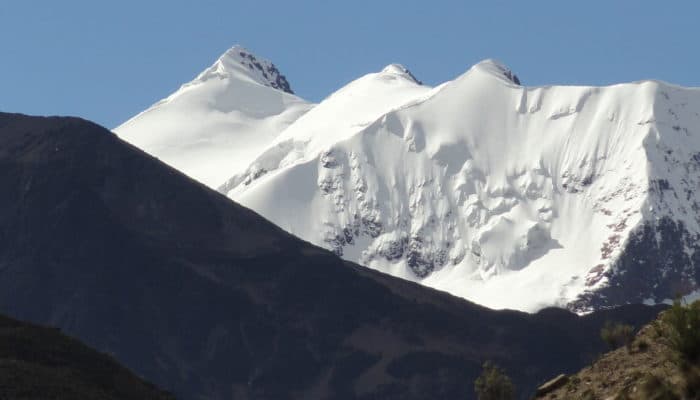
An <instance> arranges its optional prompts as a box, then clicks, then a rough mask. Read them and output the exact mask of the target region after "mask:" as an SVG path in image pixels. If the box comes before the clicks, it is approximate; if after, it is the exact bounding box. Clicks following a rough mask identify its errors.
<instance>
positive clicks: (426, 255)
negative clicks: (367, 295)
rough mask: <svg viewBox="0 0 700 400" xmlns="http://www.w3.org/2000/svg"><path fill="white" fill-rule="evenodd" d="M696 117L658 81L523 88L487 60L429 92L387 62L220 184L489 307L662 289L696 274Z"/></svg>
mask: <svg viewBox="0 0 700 400" xmlns="http://www.w3.org/2000/svg"><path fill="white" fill-rule="evenodd" d="M370 100H375V101H374V102H371V103H370V102H369V101H370ZM364 106H366V107H368V108H367V109H364V108H363V107H364ZM375 107H376V108H375ZM369 108H372V110H371V112H370V110H369ZM699 112H700V90H698V89H686V88H681V87H676V86H672V85H669V84H665V83H662V82H654V81H645V82H636V83H630V84H622V85H615V86H610V87H573V86H568V87H562V86H551V87H524V86H521V85H520V84H519V80H518V78H517V77H516V76H515V75H514V74H513V73H512V72H511V71H509V70H508V69H507V68H506V67H504V66H502V65H500V64H499V63H497V62H494V61H490V60H487V61H484V62H481V63H479V64H477V65H475V66H474V67H472V68H471V69H470V70H469V71H468V72H466V73H465V74H464V75H462V76H460V77H458V78H457V79H455V80H454V81H451V82H448V83H445V84H443V85H441V86H439V87H437V88H434V89H430V88H427V87H425V86H420V85H419V84H418V83H417V82H416V81H415V78H412V76H411V75H410V74H409V73H407V72H406V70H405V69H403V68H401V67H395V66H391V67H388V68H387V69H385V70H384V71H382V72H381V73H379V74H371V75H368V76H366V77H363V78H361V79H359V80H357V81H355V82H352V83H351V84H349V85H348V86H346V87H345V88H343V89H341V90H339V91H338V92H336V93H334V94H333V95H332V96H330V97H329V98H328V99H327V100H325V101H324V102H322V103H321V104H319V105H318V106H317V107H316V108H315V109H313V110H312V111H311V112H309V113H308V114H306V115H304V116H303V117H302V118H300V119H299V120H297V121H296V122H295V123H294V124H292V125H291V126H290V127H289V128H287V129H286V130H285V131H284V132H283V133H282V134H280V135H279V137H278V138H277V139H275V141H274V143H273V144H271V145H270V147H269V148H268V149H266V150H265V151H263V152H262V154H261V155H260V156H258V157H257V158H256V160H255V161H253V162H252V163H251V165H250V166H249V167H248V168H247V169H246V170H245V171H244V172H243V173H241V174H238V175H236V176H234V177H233V178H232V179H231V180H229V182H228V183H227V184H226V185H224V186H223V187H222V188H221V189H222V191H224V192H225V193H227V194H228V195H229V196H230V197H231V198H233V199H234V200H236V201H238V202H241V203H242V204H244V205H246V206H248V207H251V208H253V209H254V210H256V211H258V212H259V213H261V214H262V215H264V216H266V217H267V218H269V219H270V220H272V221H273V222H275V223H276V224H278V225H279V226H281V227H282V228H284V229H286V230H288V231H290V232H292V233H293V234H295V235H298V236H300V237H302V238H304V239H307V240H309V241H311V242H313V243H316V244H319V245H322V246H325V247H327V248H330V249H333V250H334V251H335V252H336V253H337V254H339V255H341V256H343V257H344V258H346V259H349V260H352V261H357V262H360V263H362V264H365V265H368V266H371V267H373V268H376V269H378V270H381V271H385V272H388V273H390V274H392V275H396V276H400V277H403V278H406V279H412V280H417V281H420V282H422V283H423V284H425V285H428V286H432V287H435V288H438V289H441V290H446V291H448V292H450V293H453V294H455V295H458V296H462V297H465V298H467V299H470V300H473V301H476V302H478V303H481V304H484V305H487V306H490V307H495V308H515V309H522V310H528V311H532V310H536V309H539V308H542V307H544V306H548V305H561V306H568V307H570V308H573V309H576V310H578V311H585V310H588V309H590V308H598V307H605V306H609V305H615V304H622V303H627V302H643V301H646V302H658V301H662V300H664V299H667V298H669V297H673V296H674V295H675V294H676V293H685V292H689V291H691V290H693V289H697V288H698V282H699V281H700V252H698V251H697V250H698V246H699V245H698V244H697V243H698V239H700V225H699V221H700V213H699V211H700V208H699V205H698V202H697V198H696V197H695V195H694V192H693V191H694V190H695V188H697V187H698V185H700V117H699V116H698V113H699Z"/></svg>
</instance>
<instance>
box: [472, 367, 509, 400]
mask: <svg viewBox="0 0 700 400" xmlns="http://www.w3.org/2000/svg"><path fill="white" fill-rule="evenodd" d="M474 391H475V392H476V398H477V399H478V400H513V399H514V398H515V387H514V386H513V382H511V380H510V378H509V377H508V376H507V375H506V374H505V373H504V372H503V370H501V369H500V368H498V367H497V366H496V365H494V364H493V363H491V362H490V361H486V362H485V363H484V366H483V370H482V371H481V375H480V376H479V377H478V378H476V381H474Z"/></svg>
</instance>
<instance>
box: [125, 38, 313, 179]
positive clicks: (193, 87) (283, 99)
mask: <svg viewBox="0 0 700 400" xmlns="http://www.w3.org/2000/svg"><path fill="white" fill-rule="evenodd" d="M312 106H313V105H312V104H310V103H308V102H306V101H304V100H302V99H300V98H299V97H297V96H295V95H294V93H293V92H292V89H291V87H290V85H289V83H288V82H287V79H286V78H285V76H284V75H282V73H281V72H280V71H279V70H278V69H277V67H276V66H275V65H274V64H272V63H271V62H270V61H268V60H265V59H263V58H260V57H257V56H255V55H254V54H252V53H251V52H249V51H248V50H246V49H244V48H242V47H240V46H234V47H232V48H231V49H229V50H228V51H226V52H225V53H224V54H223V55H222V56H221V57H220V58H219V59H218V60H217V61H216V62H215V63H214V64H213V65H212V66H211V67H209V68H207V69H206V70H204V71H203V72H202V73H201V74H199V75H198V76H197V77H196V78H195V79H194V80H193V81H191V82H189V83H186V84H184V85H182V87H180V89H179V90H177V91H176V92H175V93H173V94H171V95H170V96H168V97H167V98H165V99H163V100H161V101H159V102H157V103H156V104H154V105H153V106H151V107H150V108H149V109H147V110H146V111H144V112H142V113H140V114H138V115H136V116H135V117H133V118H131V119H130V120H128V121H126V122H125V123H123V124H122V125H120V126H119V127H117V128H115V129H114V132H115V133H116V134H117V135H118V136H119V137H121V138H122V139H124V140H126V141H127V142H130V143H132V144H134V145H135V146H137V147H140V148H142V149H143V150H145V151H147V152H149V153H151V154H152V155H155V156H156V157H158V158H160V159H161V160H162V161H165V162H166V163H168V164H170V165H171V166H173V167H175V168H177V169H179V170H181V171H182V172H184V173H186V174H187V175H189V176H191V177H192V178H195V179H197V180H199V181H200V182H203V183H205V184H206V185H208V186H210V187H214V188H216V187H218V186H219V185H221V184H222V183H224V181H226V179H228V178H230V177H231V175H232V174H233V173H234V172H235V171H237V170H238V169H241V168H245V167H246V166H247V165H248V164H249V163H250V161H252V160H253V159H254V157H255V156H256V155H257V153H258V152H259V151H260V150H262V149H263V148H264V147H265V146H266V145H268V144H269V143H270V142H271V141H272V139H274V138H275V137H276V136H277V135H278V134H279V133H280V132H281V131H283V130H284V129H285V128H286V127H287V126H288V125H289V124H291V123H292V122H294V121H295V120H296V119H297V118H299V117H300V116H301V115H303V114H304V113H305V112H306V111H308V110H309V109H310V108H311V107H312Z"/></svg>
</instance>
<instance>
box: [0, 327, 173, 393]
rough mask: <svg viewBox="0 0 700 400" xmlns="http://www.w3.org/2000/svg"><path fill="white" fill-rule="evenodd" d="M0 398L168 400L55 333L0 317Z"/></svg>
mask: <svg viewBox="0 0 700 400" xmlns="http://www.w3.org/2000/svg"><path fill="white" fill-rule="evenodd" d="M0 399H12V400H33V399H37V400H39V399H41V400H49V399H57V400H58V399H60V400H73V399H75V400H81V399H100V400H119V399H134V400H136V399H144V400H156V399H158V400H161V399H162V400H172V399H174V397H172V396H171V395H170V394H168V393H166V392H163V391H161V390H159V389H157V388H156V387H155V386H153V385H151V384H149V383H147V382H144V381H143V380H141V379H139V378H138V377H136V376H135V375H134V374H133V373H131V372H130V371H128V370H127V369H125V368H124V367H122V366H120V365H118V364H117V363H116V362H115V361H114V360H113V359H112V358H111V357H109V356H107V355H105V354H100V353H98V352H96V351H95V350H93V349H90V348H88V347H86V346H85V345H83V344H82V343H80V342H79V341H77V340H75V339H72V338H69V337H66V336H65V335H63V334H61V332H60V331H59V330H58V329H55V328H49V327H42V326H36V325H32V324H28V323H25V322H20V321H17V320H14V319H12V318H7V317H5V316H2V315H0Z"/></svg>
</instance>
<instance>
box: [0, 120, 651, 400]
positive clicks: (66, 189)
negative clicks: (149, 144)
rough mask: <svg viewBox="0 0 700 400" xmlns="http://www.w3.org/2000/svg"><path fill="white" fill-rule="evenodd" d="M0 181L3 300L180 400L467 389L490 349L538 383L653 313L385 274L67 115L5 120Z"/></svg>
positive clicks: (524, 383) (391, 395)
mask: <svg viewBox="0 0 700 400" xmlns="http://www.w3.org/2000/svg"><path fill="white" fill-rule="evenodd" d="M0 187H2V188H3V190H2V191H0V312H3V313H7V314H10V315H12V316H14V317H17V318H22V319H26V320H31V321H34V322H38V323H42V324H50V325H53V326H58V327H60V328H61V329H62V330H63V331H65V332H67V333H68V334H70V335H74V336H76V337H78V338H80V339H81V340H83V341H85V342H86V343H88V344H89V345H91V346H93V347H95V348H97V349H99V350H100V351H104V352H107V353H109V354H113V355H114V357H115V358H116V359H117V360H119V361H120V362H121V363H123V364H124V365H126V366H127V367H129V368H132V369H133V370H134V371H136V372H137V373H138V374H140V375H141V376H144V377H145V378H146V379H148V380H150V381H152V382H154V383H156V384H157V385H160V386H161V387H163V388H166V389H168V390H170V391H172V392H174V393H175V394H176V395H177V396H178V397H179V398H182V399H199V398H210V399H224V398H226V399H230V398H236V399H238V398H240V399H301V398H319V399H323V398H334V399H398V398H401V399H424V398H431V399H454V398H469V396H471V394H472V393H473V392H472V383H473V381H474V378H475V377H476V375H477V374H478V373H479V370H480V365H481V363H482V362H483V361H484V360H485V359H492V360H494V361H495V362H496V363H498V364H499V365H501V366H503V367H504V368H505V369H506V370H507V371H508V373H509V374H510V375H511V376H512V377H513V380H514V381H515V383H516V385H517V386H518V387H519V389H520V391H521V392H522V393H531V392H532V390H533V389H534V387H535V386H536V385H537V383H539V382H542V381H543V380H545V379H546V378H548V377H550V376H552V375H553V374H554V373H559V372H561V371H574V370H576V369H578V368H580V367H581V366H583V365H584V364H585V363H586V362H588V361H590V360H591V358H592V357H593V356H594V355H595V354H597V353H599V352H600V351H601V350H602V349H603V346H604V345H603V343H601V342H600V341H599V339H598V332H599V330H600V327H601V326H602V325H603V323H604V322H605V321H606V320H608V319H612V320H618V321H623V322H626V323H632V324H637V325H638V324H640V323H643V322H646V321H648V320H650V319H651V318H653V316H654V315H656V313H657V312H658V309H653V308H648V307H644V306H628V307H624V308H621V309H615V310H610V311H602V312H597V313H594V314H591V315H588V316H585V317H579V316H576V315H574V314H572V313H569V312H567V311H563V310H555V309H547V310H543V311H542V312H540V313H538V314H535V315H529V314H525V313H520V312H512V311H498V312H497V311H492V310H489V309H486V308H484V307H480V306H477V305H475V304H472V303H469V302H467V301H464V300H461V299H458V298H455V297H453V296H450V295H447V294H445V293H442V292H438V291H435V290H433V289H429V288H425V287H421V286H420V285H418V284H415V283H411V282H408V281H404V280H400V279H397V278H393V277H390V276H388V275H383V274H380V273H378V272H376V271H373V270H369V269H366V268H363V267H360V266H357V265H354V264H351V263H348V262H345V261H342V260H341V259H339V258H338V257H336V256H335V255H333V254H332V253H330V252H328V251H325V250H322V249H319V248H317V247H314V246H312V245H310V244H308V243H306V242H303V241H301V240H299V239H297V238H295V237H293V236H291V235H289V234H287V233H285V232H284V231H282V230H281V229H280V228H278V227H276V226H275V225H273V224H271V223H269V222H268V221H266V220H265V219H263V218H262V217H260V216H259V215H257V214H255V213H254V212H252V211H250V210H248V209H246V208H244V207H242V206H239V205H237V204H235V203H233V202H231V201H230V200H228V199H227V198H226V197H224V196H222V195H220V194H218V193H216V192H214V191H212V190H210V189H208V188H206V187H205V186H204V185H202V184H199V183H196V182H195V181H193V180H191V179H189V178H187V177H185V176H184V175H182V174H181V173H179V172H177V171H176V170H174V169H172V168H170V167H167V166H166V165H164V164H162V163H161V162H159V161H158V160H156V159H154V158H152V157H150V156H148V155H146V154H145V153H143V152H142V151H140V150H138V149H136V148H134V147H132V146H131V145H128V144H126V143H124V142H122V141H121V140H119V139H118V138H117V137H116V136H115V135H114V134H112V133H111V132H109V131H108V130H106V129H104V128H102V127H99V126H97V125H95V124H92V123H90V122H87V121H84V120H80V119H75V118H59V117H52V118H37V117H28V116H23V115H16V114H0Z"/></svg>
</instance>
